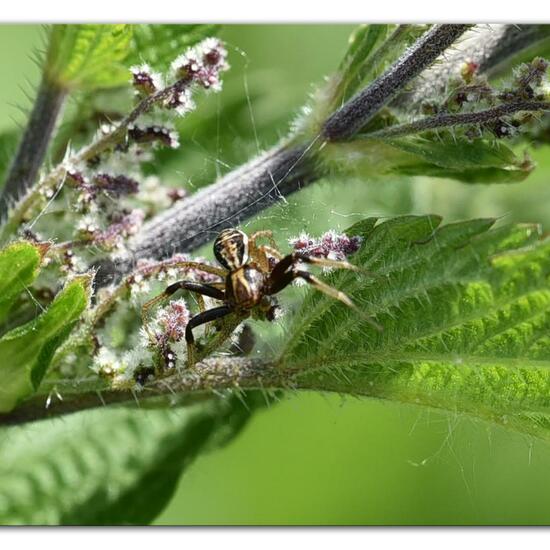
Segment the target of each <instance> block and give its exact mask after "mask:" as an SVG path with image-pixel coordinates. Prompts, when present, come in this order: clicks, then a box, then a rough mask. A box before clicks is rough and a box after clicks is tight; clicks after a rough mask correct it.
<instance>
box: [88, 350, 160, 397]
mask: <svg viewBox="0 0 550 550" xmlns="http://www.w3.org/2000/svg"><path fill="white" fill-rule="evenodd" d="M152 360H153V359H152V354H151V352H150V351H149V350H148V349H147V348H146V347H144V346H143V345H141V344H139V343H138V344H137V345H136V347H135V348H134V349H133V350H131V351H126V352H124V353H122V354H121V355H119V354H117V353H116V352H114V351H113V350H111V349H109V348H107V347H104V346H102V347H100V348H99V350H98V352H97V354H96V356H95V358H94V362H93V365H92V370H93V371H95V372H96V373H97V374H99V375H100V376H102V377H105V378H107V379H109V380H110V381H111V384H112V386H113V388H119V389H124V388H130V389H136V390H139V389H140V388H141V387H142V386H143V384H144V383H145V382H146V381H147V380H148V379H149V378H150V377H152V375H153V374H154V369H153V368H151V367H150V365H151V364H152Z"/></svg>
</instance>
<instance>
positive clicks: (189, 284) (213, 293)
mask: <svg viewBox="0 0 550 550" xmlns="http://www.w3.org/2000/svg"><path fill="white" fill-rule="evenodd" d="M180 289H184V290H189V291H191V292H196V293H197V294H199V296H200V295H204V296H210V297H211V298H215V299H216V300H224V299H225V293H224V291H223V290H220V289H218V288H215V287H214V286H211V285H208V284H206V283H195V282H194V281H178V282H176V283H173V284H171V285H170V286H168V287H167V288H166V290H165V291H164V292H163V293H162V294H159V295H158V296H155V298H153V299H152V300H149V301H148V302H145V304H143V306H142V308H141V318H142V320H143V326H144V327H145V330H146V331H147V333H148V334H149V336H150V337H151V338H153V335H152V334H151V332H150V331H149V323H148V321H149V311H150V310H151V308H152V307H153V306H155V305H156V304H158V303H159V302H162V301H163V300H166V299H167V298H169V297H170V296H172V294H174V293H175V292H177V291H178V290H180ZM201 302H202V309H204V300H202V298H201V301H200V302H199V307H201Z"/></svg>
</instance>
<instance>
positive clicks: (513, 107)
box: [364, 101, 550, 138]
mask: <svg viewBox="0 0 550 550" xmlns="http://www.w3.org/2000/svg"><path fill="white" fill-rule="evenodd" d="M549 110H550V102H547V101H521V102H518V103H504V104H503V105H498V106H497V107H491V108H490V109H485V110H483V111H475V112H472V113H455V114H441V115H437V116H433V117H428V118H424V119H421V120H416V121H414V122H411V123H409V124H399V125H397V126H391V127H390V128H386V129H384V130H378V131H376V132H371V133H369V134H365V135H364V137H365V138H390V137H398V136H407V135H411V134H418V133H420V132H424V131H426V130H436V129H439V128H446V127H452V126H460V125H464V124H482V123H484V122H490V121H492V120H498V119H499V118H501V117H503V116H509V115H512V114H514V113H519V112H521V111H526V112H537V111H549Z"/></svg>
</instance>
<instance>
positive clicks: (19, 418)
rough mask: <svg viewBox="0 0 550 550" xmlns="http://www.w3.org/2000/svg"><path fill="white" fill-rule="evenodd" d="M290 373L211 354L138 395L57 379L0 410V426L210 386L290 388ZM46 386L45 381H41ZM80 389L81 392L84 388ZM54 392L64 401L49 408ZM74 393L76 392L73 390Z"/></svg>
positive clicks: (191, 396)
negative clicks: (16, 404)
mask: <svg viewBox="0 0 550 550" xmlns="http://www.w3.org/2000/svg"><path fill="white" fill-rule="evenodd" d="M289 376H290V375H289V373H288V372H285V371H283V370H281V369H280V368H279V367H278V366H277V365H276V364H274V363H267V362H265V361H261V360H257V359H247V358H210V359H205V360H204V361H202V362H201V363H198V364H197V365H196V366H195V368H194V369H193V370H188V371H184V372H182V373H179V374H175V375H172V376H170V377H167V378H164V379H160V380H158V381H156V382H154V383H153V384H151V385H148V386H147V387H146V388H145V389H144V390H143V391H142V392H140V393H138V394H136V392H134V391H132V390H112V389H109V388H107V387H105V385H103V386H101V385H97V379H96V385H97V387H92V388H89V389H84V388H83V387H82V385H81V384H80V383H79V381H78V380H71V381H69V382H65V383H64V382H62V381H56V382H55V383H53V384H52V386H51V387H42V392H41V393H40V394H38V395H35V396H34V397H32V398H31V399H29V400H27V401H25V402H24V403H22V404H21V405H20V406H19V407H17V409H15V410H14V411H12V412H10V413H6V414H1V415H0V426H12V425H16V424H24V423H26V422H35V421H38V420H46V419H49V418H55V417H58V416H62V415H65V414H70V413H74V412H79V411H83V410H88V409H94V408H98V407H102V406H104V405H109V404H116V403H119V404H136V402H137V403H139V404H140V405H143V406H147V404H148V403H153V404H154V403H155V402H157V404H158V402H159V400H160V403H161V404H163V405H166V398H170V400H171V401H173V400H174V399H175V398H179V399H180V400H182V399H183V400H186V401H189V400H196V399H200V398H201V396H202V397H204V396H205V395H206V396H211V395H212V390H213V389H215V390H220V391H221V390H224V389H239V388H240V389H269V388H288V387H289V382H288V379H289ZM43 386H44V385H43ZM83 390H84V391H83ZM52 392H55V393H56V394H59V395H60V396H61V397H62V400H54V404H52V405H51V406H49V407H47V406H46V402H47V397H48V393H52ZM77 392H78V393H77Z"/></svg>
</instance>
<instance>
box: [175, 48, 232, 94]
mask: <svg viewBox="0 0 550 550" xmlns="http://www.w3.org/2000/svg"><path fill="white" fill-rule="evenodd" d="M170 68H171V72H172V74H173V75H174V77H175V78H177V79H178V80H184V81H189V82H193V83H196V84H198V85H199V86H202V87H203V88H205V89H211V90H214V91H219V90H220V89H221V80H220V73H221V72H222V71H226V70H227V69H228V68H229V65H228V64H227V50H226V49H225V48H224V46H223V44H222V42H221V41H220V40H218V39H217V38H207V39H206V40H203V41H202V42H200V43H199V44H198V45H197V46H195V47H194V48H191V49H189V50H188V51H187V52H185V53H184V54H183V55H180V56H179V57H177V58H176V59H175V60H174V61H173V62H172V65H171V67H170Z"/></svg>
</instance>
